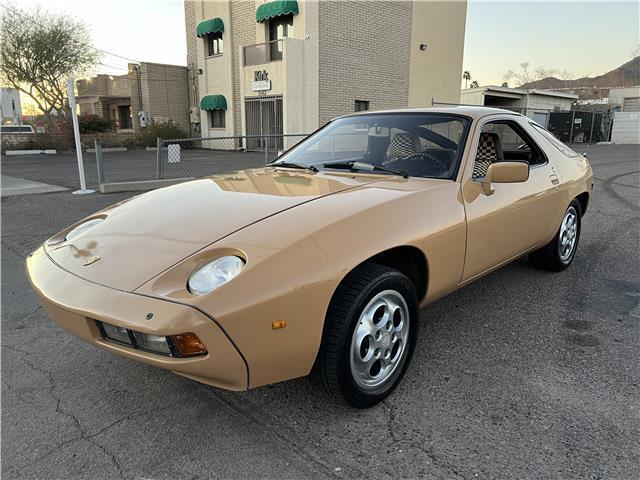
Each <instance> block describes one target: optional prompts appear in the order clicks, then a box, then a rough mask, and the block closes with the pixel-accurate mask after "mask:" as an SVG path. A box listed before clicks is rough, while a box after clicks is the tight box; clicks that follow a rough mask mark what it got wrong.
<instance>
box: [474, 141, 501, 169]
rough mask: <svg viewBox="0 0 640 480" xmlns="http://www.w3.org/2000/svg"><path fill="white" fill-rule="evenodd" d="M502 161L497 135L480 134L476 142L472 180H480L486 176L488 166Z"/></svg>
mask: <svg viewBox="0 0 640 480" xmlns="http://www.w3.org/2000/svg"><path fill="white" fill-rule="evenodd" d="M502 160H504V156H503V154H502V146H501V145H500V137H499V136H498V134H497V133H490V132H482V133H481V134H480V141H479V142H478V152H477V153H476V160H475V162H474V164H473V178H482V177H484V176H485V175H486V174H487V170H488V169H489V166H490V165H491V164H492V163H494V162H500V161H502Z"/></svg>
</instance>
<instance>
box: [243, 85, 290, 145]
mask: <svg viewBox="0 0 640 480" xmlns="http://www.w3.org/2000/svg"><path fill="white" fill-rule="evenodd" d="M245 114H246V125H247V137H248V138H247V150H264V148H265V147H267V149H268V150H270V151H276V150H281V149H282V148H283V142H282V131H283V130H282V97H281V96H269V97H266V96H265V97H250V98H246V99H245ZM272 135H274V136H272Z"/></svg>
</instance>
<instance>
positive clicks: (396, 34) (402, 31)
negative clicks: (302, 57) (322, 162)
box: [318, 0, 413, 125]
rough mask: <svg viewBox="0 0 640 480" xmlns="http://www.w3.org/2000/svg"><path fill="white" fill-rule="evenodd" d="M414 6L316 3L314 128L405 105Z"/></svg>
mask: <svg viewBox="0 0 640 480" xmlns="http://www.w3.org/2000/svg"><path fill="white" fill-rule="evenodd" d="M412 10H413V2H412V1H406V0H398V1H375V2H360V1H353V2H352V1H321V2H319V3H318V15H319V20H318V23H319V42H320V45H319V102H318V103H319V114H318V117H319V118H318V120H319V125H323V124H324V123H326V122H327V121H329V120H331V118H333V117H335V116H338V115H342V114H346V113H351V112H353V111H354V102H355V100H365V101H368V102H370V103H369V105H370V109H371V110H379V109H385V108H402V107H406V106H407V104H408V96H409V56H410V43H411V26H412Z"/></svg>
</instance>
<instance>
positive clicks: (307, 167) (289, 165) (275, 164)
mask: <svg viewBox="0 0 640 480" xmlns="http://www.w3.org/2000/svg"><path fill="white" fill-rule="evenodd" d="M267 166H268V167H284V168H299V169H301V170H310V171H312V172H313V173H318V172H319V170H318V169H317V168H316V167H314V166H313V165H302V164H301V163H293V162H272V163H269V164H267Z"/></svg>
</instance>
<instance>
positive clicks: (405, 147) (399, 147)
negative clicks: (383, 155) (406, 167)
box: [387, 132, 417, 159]
mask: <svg viewBox="0 0 640 480" xmlns="http://www.w3.org/2000/svg"><path fill="white" fill-rule="evenodd" d="M416 153H417V149H416V144H415V142H414V140H413V138H412V137H411V135H409V134H408V133H405V132H400V133H396V134H395V135H394V136H393V137H391V142H390V143H389V148H388V149H387V157H388V158H389V159H392V158H393V159H397V158H405V157H409V156H411V155H415V154H416Z"/></svg>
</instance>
